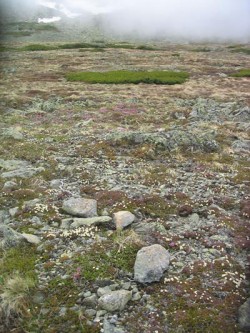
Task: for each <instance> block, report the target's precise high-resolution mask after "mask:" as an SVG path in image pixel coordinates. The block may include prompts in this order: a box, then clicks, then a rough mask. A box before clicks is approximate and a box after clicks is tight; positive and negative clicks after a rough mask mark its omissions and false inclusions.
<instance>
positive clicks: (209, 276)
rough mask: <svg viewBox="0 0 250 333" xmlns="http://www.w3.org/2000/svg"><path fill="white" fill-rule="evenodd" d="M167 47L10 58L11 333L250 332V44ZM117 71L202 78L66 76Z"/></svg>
mask: <svg viewBox="0 0 250 333" xmlns="http://www.w3.org/2000/svg"><path fill="white" fill-rule="evenodd" d="M13 45H14V46H15V47H20V46H22V44H20V43H14V44H12V46H13ZM153 46H154V47H157V50H153V51H150V50H131V49H104V50H103V51H102V52H97V50H94V49H88V50H85V49H84V50H78V49H74V50H53V51H36V52H23V51H22V52H21V51H18V50H15V51H5V52H2V53H1V62H2V67H1V76H2V77H1V78H2V79H1V95H2V101H1V108H0V117H1V122H0V137H1V146H0V187H1V196H0V207H1V208H0V223H1V224H0V237H1V248H2V250H1V256H2V259H1V263H2V265H1V266H2V268H1V267H0V291H1V296H0V297H1V300H2V313H1V316H2V317H1V318H2V323H1V326H0V327H1V328H0V330H1V331H3V332H9V331H10V329H11V332H29V333H31V332H48V333H55V332H58V333H59V332H60V333H62V332H65V333H66V332H67V333H68V332H74V333H75V332H88V333H94V332H105V333H137V332H142V333H153V332H154V333H157V332H158V333H166V332H169V333H177V332H179V333H188V332H190V333H194V332H202V333H205V332H207V333H212V332H214V333H220V332H227V333H231V332H232V333H233V332H248V331H249V327H250V323H249V320H250V319H249V313H248V312H249V276H250V272H249V254H248V251H249V246H250V239H249V235H250V234H249V230H250V228H249V217H250V197H249V185H250V178H249V175H250V172H249V168H250V166H249V148H250V141H249V129H250V127H249V126H250V125H249V123H250V98H249V78H233V77H230V76H229V74H230V73H233V72H235V71H236V70H238V69H241V68H249V67H250V62H249V55H247V54H244V53H240V52H239V53H238V52H232V49H231V48H229V47H228V46H230V45H205V46H204V45H191V44H189V45H188V44H186V45H175V44H166V43H165V44H164V43H158V44H154V45H153ZM245 47H247V46H245ZM116 69H117V70H118V69H126V70H185V71H187V72H189V73H190V79H189V80H188V81H187V82H186V83H184V84H182V85H173V86H163V85H146V84H139V85H129V84H126V85H99V84H96V85H91V84H85V83H80V82H77V83H74V82H67V81H66V79H65V74H66V73H68V72H71V71H81V70H82V71H83V70H89V71H104V70H116ZM77 198H78V199H79V198H82V199H81V200H80V201H79V200H75V199H77ZM86 199H90V200H87V201H86ZM83 208H84V209H83ZM124 211H126V213H121V212H124ZM119 212H120V213H119ZM145 253H146V258H145V255H144V254H145ZM143 255H144V257H143ZM149 258H150V260H148V259H149ZM135 263H136V264H135ZM17 275H18V276H20V277H25V278H32V279H33V281H35V283H34V285H33V287H32V288H31V289H30V293H29V298H28V300H27V301H26V302H25V304H23V305H22V307H21V308H18V310H19V311H17V312H14V310H12V312H11V313H10V317H11V322H12V326H11V323H8V321H7V319H8V318H7V319H6V311H5V312H4V300H5V298H4V297H5V296H4V295H6V294H4V290H5V289H4V288H5V286H6V283H7V280H8V279H9V278H10V277H11V276H12V277H13V276H17Z"/></svg>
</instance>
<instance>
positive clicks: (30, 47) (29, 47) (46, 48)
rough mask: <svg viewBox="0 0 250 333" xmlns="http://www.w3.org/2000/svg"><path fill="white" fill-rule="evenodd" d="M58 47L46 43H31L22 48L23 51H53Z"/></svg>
mask: <svg viewBox="0 0 250 333" xmlns="http://www.w3.org/2000/svg"><path fill="white" fill-rule="evenodd" d="M56 49H57V47H55V46H50V45H44V44H30V45H26V46H24V47H22V48H21V50H22V51H51V50H56Z"/></svg>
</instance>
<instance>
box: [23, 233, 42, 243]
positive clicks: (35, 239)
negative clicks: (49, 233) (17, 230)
mask: <svg viewBox="0 0 250 333" xmlns="http://www.w3.org/2000/svg"><path fill="white" fill-rule="evenodd" d="M21 235H22V236H23V237H24V238H25V239H26V241H27V242H28V243H30V244H35V245H37V244H39V243H40V242H41V240H40V238H39V237H37V236H35V235H32V234H26V233H22V234H21Z"/></svg>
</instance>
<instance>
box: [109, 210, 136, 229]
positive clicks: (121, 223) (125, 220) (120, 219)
mask: <svg viewBox="0 0 250 333" xmlns="http://www.w3.org/2000/svg"><path fill="white" fill-rule="evenodd" d="M113 219H114V223H115V226H116V229H123V228H125V227H127V226H128V225H130V224H131V223H133V222H134V220H135V215H134V214H132V213H130V212H129V211H126V210H122V211H120V212H117V213H114V217H113Z"/></svg>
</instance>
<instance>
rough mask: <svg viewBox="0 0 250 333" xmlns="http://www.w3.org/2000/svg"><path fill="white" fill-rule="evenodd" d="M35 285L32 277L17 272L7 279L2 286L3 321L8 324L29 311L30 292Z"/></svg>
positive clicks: (1, 312)
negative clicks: (25, 276)
mask: <svg viewBox="0 0 250 333" xmlns="http://www.w3.org/2000/svg"><path fill="white" fill-rule="evenodd" d="M34 286H35V281H34V280H33V279H31V278H24V277H22V276H20V275H18V274H17V273H16V274H15V276H13V277H9V278H7V279H6V281H5V282H4V284H3V285H2V286H1V288H0V290H1V294H0V297H1V305H0V318H1V321H3V322H4V323H5V325H6V326H8V325H9V324H10V323H11V322H12V321H13V320H14V319H15V318H16V317H17V316H24V315H27V314H28V313H29V292H30V290H31V289H32V288H33V287H34Z"/></svg>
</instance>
